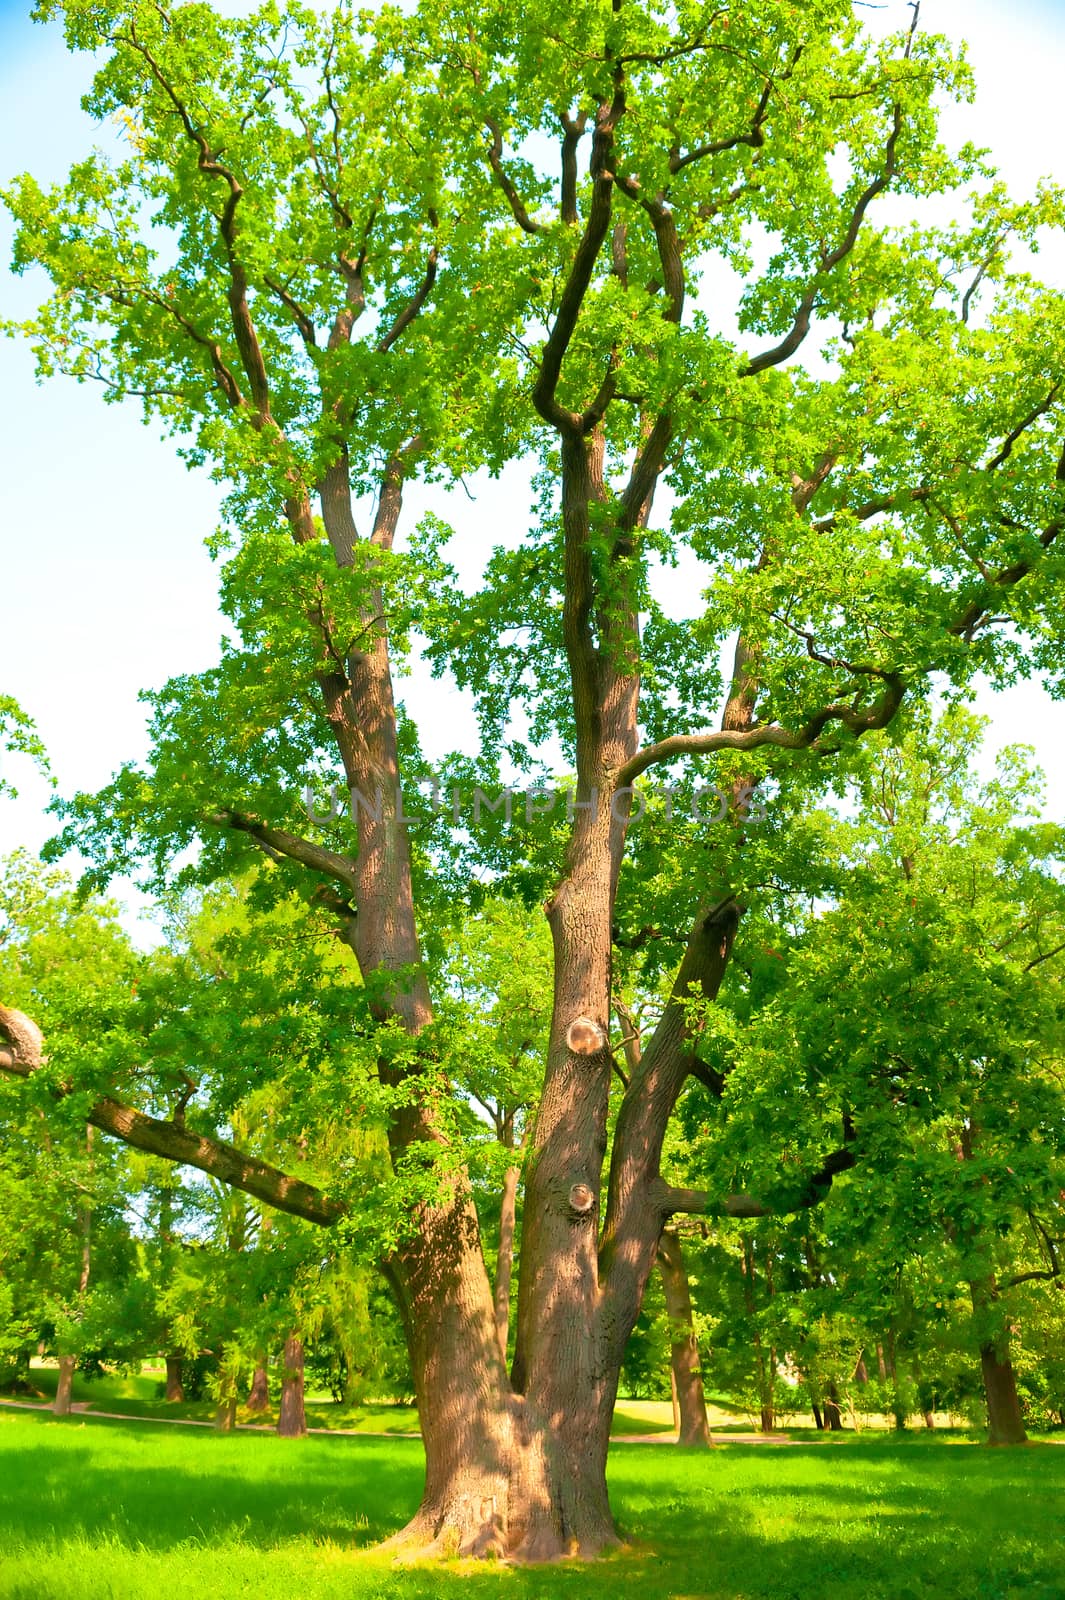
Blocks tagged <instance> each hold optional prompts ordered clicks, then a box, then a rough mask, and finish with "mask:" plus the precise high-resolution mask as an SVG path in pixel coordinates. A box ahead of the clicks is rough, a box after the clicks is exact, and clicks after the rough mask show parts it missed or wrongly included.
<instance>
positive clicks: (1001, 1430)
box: [980, 1344, 1028, 1445]
mask: <svg viewBox="0 0 1065 1600" xmlns="http://www.w3.org/2000/svg"><path fill="white" fill-rule="evenodd" d="M980 1371H981V1374H982V1376H983V1380H984V1394H985V1396H986V1399H987V1427H988V1435H987V1442H988V1444H996V1445H997V1444H1027V1442H1028V1434H1027V1433H1026V1431H1025V1427H1024V1416H1023V1414H1022V1412H1021V1402H1020V1398H1019V1396H1018V1394H1017V1379H1016V1376H1015V1374H1014V1371H1013V1362H1012V1361H1011V1360H1010V1357H1009V1354H1008V1352H1007V1353H1002V1352H1000V1351H999V1350H998V1349H997V1348H996V1346H995V1345H993V1344H982V1345H981V1346H980Z"/></svg>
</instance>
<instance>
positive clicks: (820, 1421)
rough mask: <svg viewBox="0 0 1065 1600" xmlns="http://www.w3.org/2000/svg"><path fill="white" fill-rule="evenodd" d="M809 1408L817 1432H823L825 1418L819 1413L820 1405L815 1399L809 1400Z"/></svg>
mask: <svg viewBox="0 0 1065 1600" xmlns="http://www.w3.org/2000/svg"><path fill="white" fill-rule="evenodd" d="M810 1410H811V1411H812V1412H813V1414H814V1427H815V1428H816V1429H817V1431H818V1433H823V1432H824V1427H825V1419H824V1417H823V1416H822V1415H821V1407H820V1406H819V1405H818V1404H817V1401H816V1400H811V1402H810Z"/></svg>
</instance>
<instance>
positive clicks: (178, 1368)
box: [166, 1355, 185, 1405]
mask: <svg viewBox="0 0 1065 1600" xmlns="http://www.w3.org/2000/svg"><path fill="white" fill-rule="evenodd" d="M183 1370H184V1360H183V1358H182V1357H181V1356H174V1355H171V1356H167V1358H166V1398H167V1400H168V1402H169V1403H170V1404H171V1405H178V1404H180V1402H181V1401H183V1400H184V1398H185V1384H184V1380H183Z"/></svg>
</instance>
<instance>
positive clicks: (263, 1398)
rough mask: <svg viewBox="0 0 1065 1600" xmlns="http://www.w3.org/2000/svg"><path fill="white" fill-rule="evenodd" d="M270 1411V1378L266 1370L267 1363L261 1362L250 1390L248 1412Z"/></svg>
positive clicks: (256, 1369)
mask: <svg viewBox="0 0 1065 1600" xmlns="http://www.w3.org/2000/svg"><path fill="white" fill-rule="evenodd" d="M269 1409H270V1376H269V1373H268V1372H267V1370H266V1362H265V1361H260V1362H259V1363H258V1365H257V1366H256V1368H255V1371H254V1372H253V1374H252V1380H251V1388H250V1389H249V1390H248V1410H249V1411H268V1410H269Z"/></svg>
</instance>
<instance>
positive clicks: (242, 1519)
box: [0, 1416, 424, 1550]
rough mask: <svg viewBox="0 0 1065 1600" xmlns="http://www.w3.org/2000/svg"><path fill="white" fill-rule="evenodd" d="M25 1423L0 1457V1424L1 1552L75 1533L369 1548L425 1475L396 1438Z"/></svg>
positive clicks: (161, 1544) (173, 1541) (158, 1542)
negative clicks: (19, 1442)
mask: <svg viewBox="0 0 1065 1600" xmlns="http://www.w3.org/2000/svg"><path fill="white" fill-rule="evenodd" d="M24 1426H27V1427H29V1428H32V1429H33V1430H34V1431H33V1434H32V1435H31V1443H30V1445H29V1447H28V1448H25V1449H23V1450H21V1451H17V1452H15V1454H14V1455H13V1457H12V1458H10V1459H7V1458H6V1453H5V1450H4V1446H5V1444H6V1443H7V1440H6V1438H5V1433H4V1432H3V1431H0V1549H3V1548H4V1546H5V1544H7V1543H8V1541H9V1539H12V1538H19V1539H20V1540H22V1541H24V1542H26V1543H30V1542H33V1541H35V1540H42V1541H44V1542H47V1543H52V1542H54V1541H55V1540H57V1539H70V1538H74V1537H78V1536H84V1537H86V1538H90V1539H91V1538H93V1537H94V1536H106V1537H107V1538H108V1539H109V1540H111V1541H114V1542H116V1543H118V1544H120V1545H121V1544H128V1545H129V1546H130V1548H135V1549H150V1550H166V1549H169V1548H172V1547H173V1546H175V1545H177V1544H181V1543H183V1542H185V1541H187V1540H189V1539H196V1540H198V1541H201V1542H203V1543H206V1544H215V1543H222V1542H225V1541H227V1540H232V1539H233V1538H242V1539H245V1540H247V1541H249V1542H251V1543H254V1544H256V1545H258V1546H260V1547H263V1548H271V1547H273V1548H276V1547H277V1546H278V1545H280V1544H284V1543H287V1542H290V1541H294V1540H306V1539H312V1540H317V1541H323V1540H332V1541H335V1542H337V1543H344V1544H351V1543H357V1544H360V1545H365V1544H373V1543H374V1542H376V1541H377V1540H380V1539H383V1538H385V1537H387V1535H388V1534H389V1533H391V1532H393V1531H394V1529H395V1527H396V1524H397V1512H399V1513H400V1514H401V1515H402V1513H403V1512H404V1511H405V1512H406V1515H410V1514H411V1513H412V1512H413V1510H414V1508H415V1506H416V1505H417V1503H418V1497H419V1495H420V1492H421V1486H422V1480H423V1476H424V1458H423V1455H422V1450H421V1445H420V1443H419V1442H417V1441H408V1440H403V1439H399V1440H395V1441H393V1440H366V1441H362V1440H356V1439H329V1438H314V1439H306V1440H282V1439H277V1438H275V1437H272V1436H270V1435H265V1436H264V1435H251V1436H249V1435H247V1434H239V1435H236V1436H234V1435H221V1434H215V1433H212V1432H209V1431H207V1430H202V1431H201V1430H200V1429H189V1430H188V1431H187V1432H186V1430H184V1429H181V1430H179V1429H174V1430H173V1433H174V1434H180V1438H178V1439H175V1438H174V1437H173V1435H172V1434H170V1430H166V1431H167V1434H168V1435H170V1436H169V1437H167V1438H165V1439H164V1438H161V1437H160V1436H159V1431H158V1430H156V1429H154V1428H153V1429H151V1430H150V1431H149V1430H148V1429H147V1428H145V1427H138V1426H137V1425H136V1424H134V1425H129V1424H125V1423H121V1422H105V1421H102V1420H100V1421H94V1422H91V1423H85V1422H82V1421H79V1420H78V1419H75V1418H72V1419H70V1421H63V1422H60V1421H58V1420H56V1419H53V1418H46V1417H35V1416H30V1417H28V1418H26V1419H25V1422H24ZM24 1437H25V1436H24ZM352 1446H355V1448H352Z"/></svg>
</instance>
